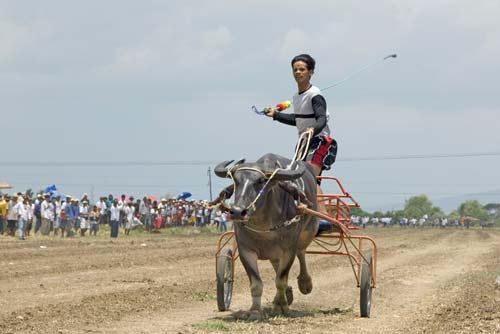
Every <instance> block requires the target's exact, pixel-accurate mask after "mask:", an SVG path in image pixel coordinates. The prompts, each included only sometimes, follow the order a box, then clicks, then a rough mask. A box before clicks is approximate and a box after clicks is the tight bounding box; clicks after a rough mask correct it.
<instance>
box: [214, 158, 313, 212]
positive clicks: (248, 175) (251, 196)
mask: <svg viewBox="0 0 500 334" xmlns="http://www.w3.org/2000/svg"><path fill="white" fill-rule="evenodd" d="M233 161H234V160H231V161H224V162H222V163H220V164H218V165H217V166H216V167H215V170H214V171H215V174H216V175H217V176H219V177H231V178H232V179H233V181H234V186H235V188H234V203H233V204H232V205H231V207H230V208H231V215H232V217H233V218H234V219H237V220H238V219H244V220H245V219H248V218H249V215H250V213H251V212H253V211H255V210H257V208H258V207H260V206H263V205H265V204H263V203H262V200H263V198H264V197H265V193H266V192H267V191H269V190H270V189H271V188H272V187H273V186H274V185H275V184H276V183H275V182H273V181H292V180H295V179H298V178H300V177H301V176H302V175H304V173H305V171H306V167H305V163H304V162H295V163H294V164H293V165H292V167H291V168H289V169H285V168H278V167H275V168H269V166H268V165H267V166H265V165H263V164H258V163H247V164H245V163H244V160H240V161H238V162H236V163H235V164H234V165H233V166H232V167H230V168H229V167H228V166H229V165H230V164H231V163H232V162H233Z"/></svg>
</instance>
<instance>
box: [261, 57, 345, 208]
mask: <svg viewBox="0 0 500 334" xmlns="http://www.w3.org/2000/svg"><path fill="white" fill-rule="evenodd" d="M291 65H292V72H293V77H294V79H295V81H296V82H297V93H296V94H295V95H294V96H293V100H292V105H293V111H294V112H293V114H285V113H280V112H278V111H277V110H276V109H275V108H273V107H268V108H266V109H264V113H265V115H266V116H268V117H272V118H273V120H275V121H278V122H280V123H284V124H288V125H292V126H296V127H297V130H298V133H299V136H300V135H301V134H302V133H303V132H305V131H307V130H309V129H312V130H313V137H312V138H311V142H310V144H309V148H308V151H307V155H306V158H305V160H306V161H307V162H308V163H309V164H310V165H311V166H312V170H313V171H314V175H315V176H320V175H321V173H322V171H323V170H329V169H330V167H331V165H332V164H333V163H334V162H335V157H336V155H337V142H336V141H335V140H334V139H333V138H331V137H330V128H329V126H328V120H329V117H330V115H329V114H328V110H327V106H326V100H325V98H324V97H323V95H322V94H321V90H320V89H319V88H318V87H316V86H313V85H312V84H311V77H312V75H313V74H314V69H315V65H316V61H315V60H314V59H313V58H312V57H311V56H310V55H308V54H301V55H298V56H296V57H294V58H293V59H292V62H291ZM317 182H318V185H317V193H318V195H320V194H322V193H323V192H322V191H321V188H320V184H321V180H319V179H318V181H317ZM318 211H319V212H322V213H326V209H325V205H324V203H323V202H322V201H319V202H318Z"/></svg>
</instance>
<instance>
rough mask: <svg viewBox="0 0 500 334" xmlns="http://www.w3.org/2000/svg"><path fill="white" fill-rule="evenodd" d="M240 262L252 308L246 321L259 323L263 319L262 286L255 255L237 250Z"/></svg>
mask: <svg viewBox="0 0 500 334" xmlns="http://www.w3.org/2000/svg"><path fill="white" fill-rule="evenodd" d="M239 252H240V260H241V263H242V264H243V267H244V268H245V271H246V273H247V275H248V278H249V280H250V292H251V294H252V306H251V307H250V311H249V313H248V315H247V320H250V321H260V320H262V318H263V315H262V305H261V299H262V290H263V287H264V284H263V283H262V279H261V278H260V274H259V267H258V265H257V254H255V253H253V252H248V251H244V250H241V249H239Z"/></svg>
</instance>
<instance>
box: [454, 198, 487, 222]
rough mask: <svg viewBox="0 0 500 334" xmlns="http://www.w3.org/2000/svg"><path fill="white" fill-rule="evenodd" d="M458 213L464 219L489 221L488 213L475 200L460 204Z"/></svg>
mask: <svg viewBox="0 0 500 334" xmlns="http://www.w3.org/2000/svg"><path fill="white" fill-rule="evenodd" d="M457 211H458V213H459V214H460V215H461V216H462V217H473V218H477V219H482V220H486V219H488V212H487V211H486V210H485V209H484V208H483V207H482V206H481V204H479V202H478V201H476V200H475V199H474V200H469V201H466V202H464V203H462V204H460V206H459V207H458V210H457Z"/></svg>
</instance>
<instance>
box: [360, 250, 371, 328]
mask: <svg viewBox="0 0 500 334" xmlns="http://www.w3.org/2000/svg"><path fill="white" fill-rule="evenodd" d="M366 260H367V261H368V263H365V261H364V260H362V261H363V266H362V267H361V286H360V291H361V296H360V299H359V308H360V311H361V316H362V317H364V318H369V317H370V308H371V305H372V270H373V259H372V256H371V254H370V255H368V256H366Z"/></svg>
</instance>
